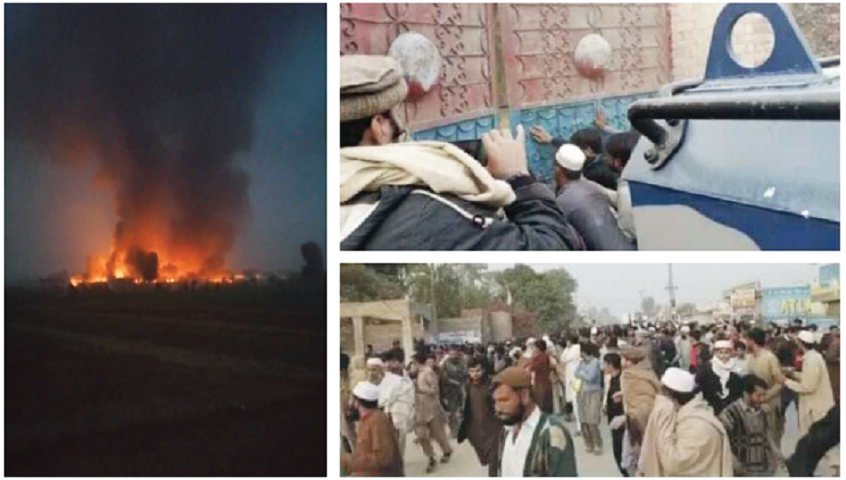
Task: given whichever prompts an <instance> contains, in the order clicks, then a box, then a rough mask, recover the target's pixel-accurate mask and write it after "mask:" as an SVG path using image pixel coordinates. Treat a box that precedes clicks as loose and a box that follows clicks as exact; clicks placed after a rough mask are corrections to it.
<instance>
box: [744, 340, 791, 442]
mask: <svg viewBox="0 0 846 480" xmlns="http://www.w3.org/2000/svg"><path fill="white" fill-rule="evenodd" d="M747 338H748V340H749V341H748V342H747V346H748V347H749V352H750V355H749V357H750V358H749V372H750V373H751V374H753V375H755V376H756V377H758V378H760V379H761V380H763V381H764V383H765V384H766V385H767V392H766V393H765V394H764V403H765V404H766V406H767V408H766V410H765V411H766V414H767V416H768V417H769V421H768V422H767V425H768V426H769V428H770V430H771V435H772V437H773V441H774V442H775V444H776V445H779V446H780V445H781V438H782V437H783V436H784V411H783V410H782V409H781V407H782V404H781V389H782V384H783V382H784V374H782V373H781V364H780V363H779V361H778V358H776V356H775V354H773V352H771V351H770V350H769V349H767V348H766V342H767V334H766V333H765V332H764V331H763V330H761V329H760V328H753V329H752V330H751V331H750V332H749V333H748V334H747Z"/></svg>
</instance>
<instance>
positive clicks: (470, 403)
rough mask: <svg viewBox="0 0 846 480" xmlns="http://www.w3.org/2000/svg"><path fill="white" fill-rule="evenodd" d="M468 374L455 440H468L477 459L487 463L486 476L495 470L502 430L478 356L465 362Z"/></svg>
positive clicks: (486, 377) (492, 473) (494, 472)
mask: <svg viewBox="0 0 846 480" xmlns="http://www.w3.org/2000/svg"><path fill="white" fill-rule="evenodd" d="M467 373H468V376H469V378H470V382H469V384H468V385H467V391H466V395H465V398H466V399H467V401H466V402H465V404H464V418H463V419H462V422H461V427H460V428H459V430H458V443H462V442H464V440H469V441H470V445H472V446H473V450H475V451H476V456H478V457H479V462H480V463H481V464H482V465H487V466H488V473H489V475H490V476H494V475H495V474H496V469H497V453H498V452H497V447H498V444H497V440H499V435H500V433H501V431H502V422H500V420H499V418H497V416H496V411H495V410H494V406H493V398H492V397H491V394H490V391H489V388H490V380H489V377H488V372H486V371H485V370H484V368H483V365H482V362H481V361H479V359H478V358H475V357H474V358H471V359H470V361H469V362H468V370H467Z"/></svg>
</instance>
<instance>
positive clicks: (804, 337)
mask: <svg viewBox="0 0 846 480" xmlns="http://www.w3.org/2000/svg"><path fill="white" fill-rule="evenodd" d="M799 340H801V341H803V342H805V343H816V341H817V337H816V335H814V334H813V333H812V332H809V331H807V330H802V331H801V332H799Z"/></svg>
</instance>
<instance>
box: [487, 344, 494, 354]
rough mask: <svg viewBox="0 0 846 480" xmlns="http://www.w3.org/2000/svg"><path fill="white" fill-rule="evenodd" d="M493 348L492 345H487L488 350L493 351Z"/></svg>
mask: <svg viewBox="0 0 846 480" xmlns="http://www.w3.org/2000/svg"><path fill="white" fill-rule="evenodd" d="M495 350H496V348H494V346H493V345H488V352H493V351H495Z"/></svg>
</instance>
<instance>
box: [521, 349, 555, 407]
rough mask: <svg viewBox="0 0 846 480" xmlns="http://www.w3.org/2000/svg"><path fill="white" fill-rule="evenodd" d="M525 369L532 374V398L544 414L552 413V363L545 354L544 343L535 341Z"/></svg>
mask: <svg viewBox="0 0 846 480" xmlns="http://www.w3.org/2000/svg"><path fill="white" fill-rule="evenodd" d="M527 369H528V370H529V372H531V373H532V374H533V375H532V379H533V382H532V383H533V385H532V396H533V397H534V398H535V401H536V402H538V407H539V408H540V409H541V410H543V412H544V413H552V380H551V379H550V375H551V374H552V362H551V360H550V357H549V355H548V354H547V353H546V342H545V341H543V340H537V341H535V348H534V354H533V355H532V358H531V359H529V365H528V367H527Z"/></svg>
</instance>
